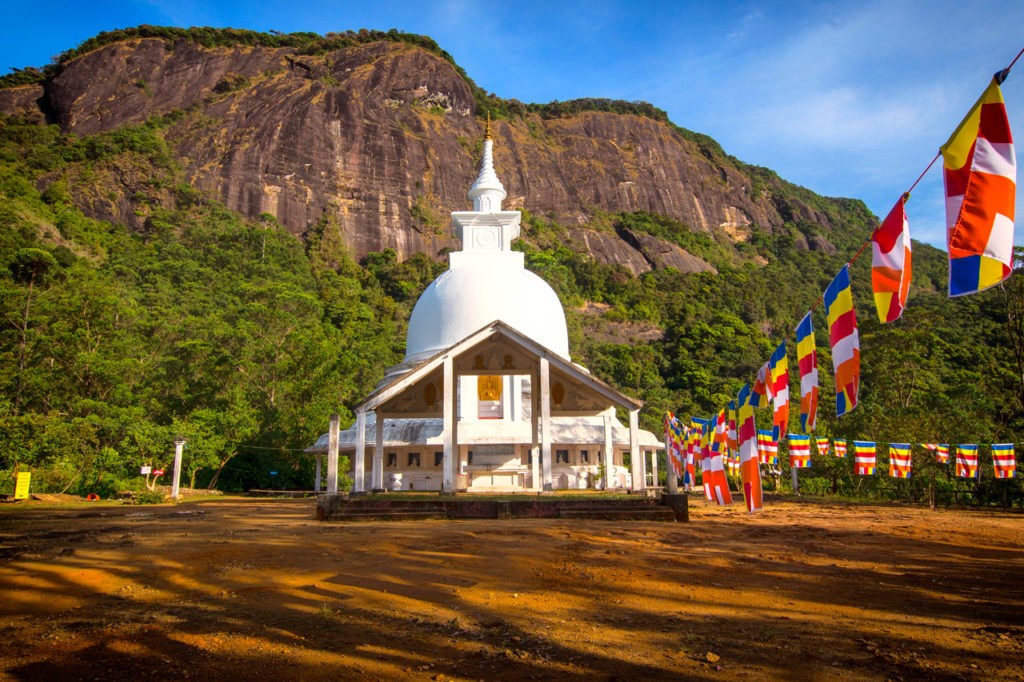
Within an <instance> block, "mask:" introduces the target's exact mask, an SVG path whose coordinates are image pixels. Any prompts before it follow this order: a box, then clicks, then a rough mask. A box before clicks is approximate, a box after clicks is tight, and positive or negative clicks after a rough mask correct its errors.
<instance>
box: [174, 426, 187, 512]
mask: <svg viewBox="0 0 1024 682" xmlns="http://www.w3.org/2000/svg"><path fill="white" fill-rule="evenodd" d="M184 449H185V439H184V438H182V437H181V436H178V437H177V438H175V439H174V478H173V479H172V480H171V499H173V500H176V499H178V482H179V481H180V480H181V451H182V450H184Z"/></svg>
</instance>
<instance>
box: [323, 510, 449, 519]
mask: <svg viewBox="0 0 1024 682" xmlns="http://www.w3.org/2000/svg"><path fill="white" fill-rule="evenodd" d="M447 518H448V515H447V514H445V512H444V510H423V511H410V510H406V509H392V510H387V509H358V510H356V509H353V510H348V511H344V512H340V513H336V514H332V515H331V521H418V520H425V519H441V520H444V519H447Z"/></svg>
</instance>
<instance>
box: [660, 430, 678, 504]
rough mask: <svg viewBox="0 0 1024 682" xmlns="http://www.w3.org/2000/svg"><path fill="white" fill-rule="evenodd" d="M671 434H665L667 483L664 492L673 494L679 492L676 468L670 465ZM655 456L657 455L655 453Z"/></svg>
mask: <svg viewBox="0 0 1024 682" xmlns="http://www.w3.org/2000/svg"><path fill="white" fill-rule="evenodd" d="M671 447H672V436H670V435H668V433H666V434H665V481H666V483H667V484H668V488H667V490H666V492H668V494H669V495H675V494H676V493H678V492H679V481H678V479H676V468H675V467H674V466H672V455H671V452H672V450H671V449H670V448H671ZM655 456H657V455H655Z"/></svg>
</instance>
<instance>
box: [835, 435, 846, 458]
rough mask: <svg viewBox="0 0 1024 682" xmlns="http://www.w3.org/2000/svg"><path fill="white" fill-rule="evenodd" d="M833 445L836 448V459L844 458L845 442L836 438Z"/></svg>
mask: <svg viewBox="0 0 1024 682" xmlns="http://www.w3.org/2000/svg"><path fill="white" fill-rule="evenodd" d="M833 444H834V445H835V448H836V457H846V441H845V440H839V439H838V438H836V439H835V441H833Z"/></svg>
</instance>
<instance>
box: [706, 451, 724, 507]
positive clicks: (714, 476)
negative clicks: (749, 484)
mask: <svg viewBox="0 0 1024 682" xmlns="http://www.w3.org/2000/svg"><path fill="white" fill-rule="evenodd" d="M705 462H706V463H705V464H703V465H702V467H703V472H702V473H701V475H700V476H701V480H702V481H703V482H704V496H705V497H706V498H707V500H708V502H717V503H718V504H720V505H726V504H732V493H731V492H729V480H728V479H727V478H726V477H725V466H724V463H723V462H722V455H714V456H713V457H710V458H709V459H707V460H705Z"/></svg>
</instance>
